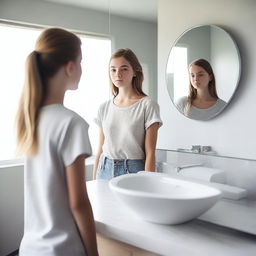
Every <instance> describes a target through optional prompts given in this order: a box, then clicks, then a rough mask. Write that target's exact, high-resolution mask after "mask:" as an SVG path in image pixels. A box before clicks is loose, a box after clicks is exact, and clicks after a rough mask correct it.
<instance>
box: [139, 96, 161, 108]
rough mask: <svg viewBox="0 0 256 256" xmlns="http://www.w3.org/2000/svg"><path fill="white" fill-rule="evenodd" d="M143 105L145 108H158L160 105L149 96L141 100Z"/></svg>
mask: <svg viewBox="0 0 256 256" xmlns="http://www.w3.org/2000/svg"><path fill="white" fill-rule="evenodd" d="M140 101H141V104H143V105H144V106H145V107H158V106H159V105H158V103H157V102H156V101H155V100H153V99H151V98H150V97H149V96H145V97H143V98H141V100H140Z"/></svg>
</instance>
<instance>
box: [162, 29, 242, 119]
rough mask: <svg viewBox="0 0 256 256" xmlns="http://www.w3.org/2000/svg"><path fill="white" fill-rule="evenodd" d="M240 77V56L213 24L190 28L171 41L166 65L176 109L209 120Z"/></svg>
mask: <svg viewBox="0 0 256 256" xmlns="http://www.w3.org/2000/svg"><path fill="white" fill-rule="evenodd" d="M239 77H240V56H239V52H238V49H237V46H236V44H235V42H234V41H233V39H232V38H231V37H230V35H229V34H228V33H227V32H226V31H225V30H223V29H221V28H219V27H217V26H214V25H204V26H197V27H193V28H191V29H189V30H187V31H185V32H184V33H183V34H182V35H181V36H180V37H179V38H178V39H177V40H176V42H175V43H174V45H173V47H172V49H171V51H170V55H169V59H168V63H167V68H166V82H167V89H168V92H169V95H170V97H171V99H172V102H173V103H174V104H175V106H176V108H177V109H178V110H179V111H180V112H181V113H182V114H184V115H185V116H187V117H189V118H191V119H195V120H209V119H211V118H213V117H215V116H216V115H218V114H219V113H220V112H221V111H222V110H223V109H224V108H225V107H226V105H227V104H228V103H229V102H230V100H231V98H232V96H233V95H234V92H235V90H236V88H237V85H238V81H239Z"/></svg>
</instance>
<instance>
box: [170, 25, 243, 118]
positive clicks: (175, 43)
mask: <svg viewBox="0 0 256 256" xmlns="http://www.w3.org/2000/svg"><path fill="white" fill-rule="evenodd" d="M202 27H210V28H215V29H218V30H220V31H221V32H223V33H225V34H226V35H227V36H228V37H229V39H230V41H231V43H232V44H233V47H234V50H235V54H236V58H237V60H238V63H237V74H236V79H235V81H234V85H233V91H232V92H231V93H230V97H229V99H228V101H227V104H226V105H225V106H224V107H222V108H221V109H220V110H219V111H218V112H216V113H215V114H213V115H210V116H209V118H207V119H196V118H191V117H189V116H186V115H185V114H184V113H183V112H181V110H179V109H178V108H177V104H176V103H175V101H174V96H173V95H172V93H171V92H170V89H169V87H170V86H169V84H168V77H167V76H168V72H167V68H168V64H169V61H170V56H171V53H172V50H173V49H174V47H175V46H176V45H177V43H178V42H179V41H180V40H181V39H182V38H183V37H184V35H185V34H187V33H188V32H191V31H192V30H194V29H198V28H202ZM198 58H200V57H198ZM195 59H196V58H195ZM188 66H189V64H187V67H186V69H187V68H188ZM240 78H241V55H240V52H239V48H238V46H237V44H236V42H235V40H234V39H233V37H232V36H231V35H230V33H229V32H227V31H226V30H225V29H223V28H222V27H220V26H217V25H213V24H204V25H196V26H193V27H190V28H188V29H187V30H185V31H184V32H183V33H182V34H181V35H180V36H179V37H178V38H177V39H176V40H175V41H174V43H173V44H172V46H171V49H170V51H169V55H168V59H167V63H166V68H165V82H166V87H167V91H168V94H169V97H170V99H171V101H172V103H173V105H174V106H175V108H176V109H177V110H178V111H179V112H180V113H181V114H182V115H183V116H185V117H187V118H189V119H192V120H199V121H208V120H210V119H213V118H215V117H216V116H217V115H219V114H220V113H222V112H223V110H224V109H225V108H226V107H227V106H228V105H229V104H230V102H231V100H232V98H233V97H234V95H235V92H236V91H237V88H238V85H239V82H240ZM188 81H189V78H188Z"/></svg>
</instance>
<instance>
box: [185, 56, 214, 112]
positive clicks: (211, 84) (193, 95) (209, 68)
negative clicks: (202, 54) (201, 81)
mask: <svg viewBox="0 0 256 256" xmlns="http://www.w3.org/2000/svg"><path fill="white" fill-rule="evenodd" d="M192 65H196V66H199V67H201V68H203V69H204V70H205V71H206V72H207V73H208V75H210V76H211V80H210V81H209V84H208V90H209V93H210V95H211V96H212V97H213V98H215V99H218V98H219V97H218V94H217V90H216V82H215V76H214V73H213V69H212V66H211V64H210V63H209V62H208V61H207V60H205V59H197V60H195V61H193V62H192V63H190V65H189V68H190V67H191V66H192ZM196 97H197V89H195V88H194V87H193V86H192V84H191V81H190V79H189V94H188V100H187V106H186V111H187V112H188V111H189V110H190V108H191V105H192V102H193V100H195V99H196Z"/></svg>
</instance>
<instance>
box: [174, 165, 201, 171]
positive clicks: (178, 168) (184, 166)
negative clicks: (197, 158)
mask: <svg viewBox="0 0 256 256" xmlns="http://www.w3.org/2000/svg"><path fill="white" fill-rule="evenodd" d="M197 166H203V164H190V165H183V166H177V167H176V168H175V169H176V172H177V173H179V172H180V171H181V170H182V169H186V168H190V167H197Z"/></svg>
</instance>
